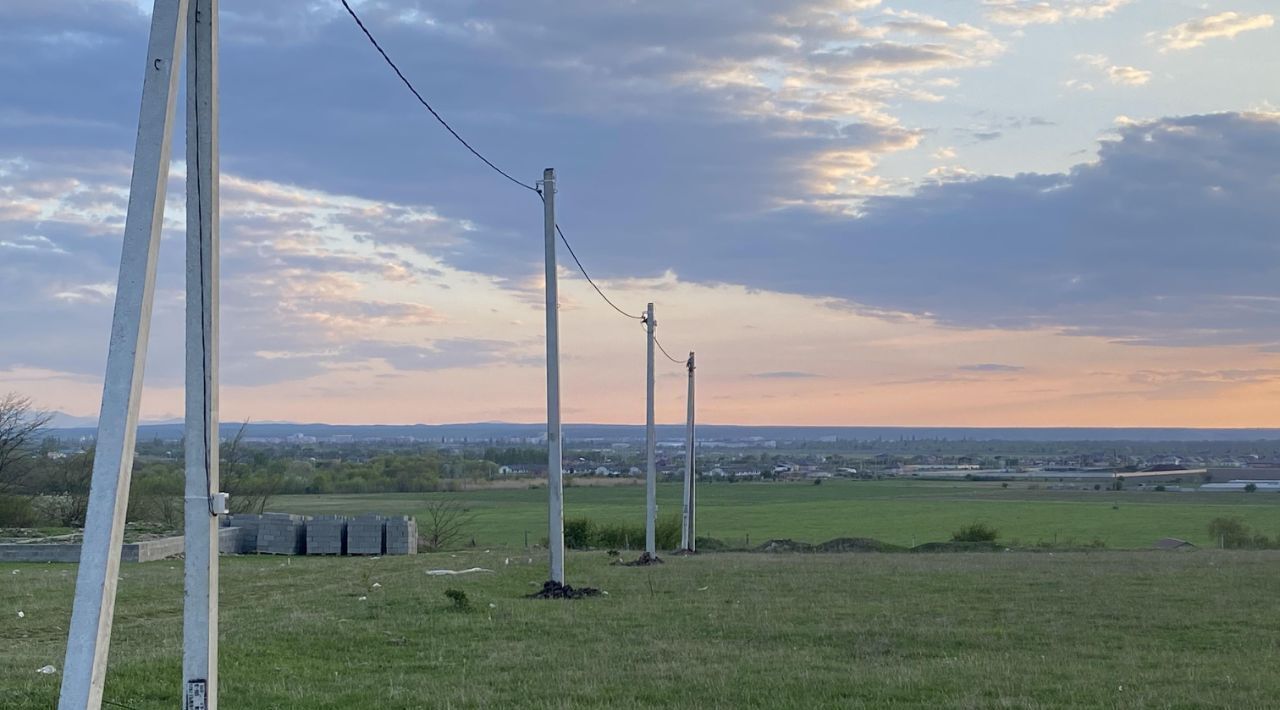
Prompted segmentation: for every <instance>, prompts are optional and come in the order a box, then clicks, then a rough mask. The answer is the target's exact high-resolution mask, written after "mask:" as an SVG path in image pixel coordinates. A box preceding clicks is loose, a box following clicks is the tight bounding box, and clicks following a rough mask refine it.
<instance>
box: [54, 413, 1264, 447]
mask: <svg viewBox="0 0 1280 710" xmlns="http://www.w3.org/2000/svg"><path fill="white" fill-rule="evenodd" d="M64 416H65V415H64ZM67 419H69V420H72V425H70V426H68V425H63V424H61V423H60V422H59V425H58V426H56V427H55V428H54V429H53V430H52V431H51V433H52V434H53V435H55V436H61V437H64V438H80V437H83V436H93V435H94V434H95V433H96V432H95V429H94V425H93V424H92V420H89V422H83V419H84V418H76V417H68V418H67ZM55 421H57V420H55ZM61 421H66V420H61ZM239 428H240V423H239V422H224V423H223V424H222V426H221V432H222V435H223V436H224V437H229V436H234V435H235V433H236V431H237V430H238V429H239ZM545 431H546V428H545V425H543V424H513V423H507V422H478V423H470V424H369V425H352V424H320V423H312V424H298V423H290V422H261V423H257V422H254V423H250V424H249V428H248V430H247V431H246V432H245V434H246V436H249V437H254V438H283V437H287V436H292V435H295V434H301V435H304V436H314V437H317V438H322V439H323V438H328V437H333V436H350V437H352V438H354V439H375V438H399V437H413V438H416V439H423V440H429V441H430V440H434V441H440V440H441V439H449V440H454V441H456V440H462V439H466V440H469V441H486V440H501V439H512V438H533V437H538V436H540V435H542V434H543V433H545ZM564 436H565V438H566V439H569V440H574V441H583V440H588V439H609V440H615V441H616V440H627V439H634V440H640V439H643V438H644V426H643V425H639V424H567V425H565V427H564ZM683 436H684V425H683V424H661V425H659V426H658V438H660V439H679V438H681V437H683ZM698 436H699V438H701V439H704V440H706V439H724V440H739V441H741V440H750V439H759V440H768V441H820V440H822V439H831V438H833V437H834V438H835V439H836V440H843V441H855V440H856V441H875V440H892V441H896V440H898V439H946V440H949V441H959V440H971V441H1064V442H1065V441H1148V442H1149V441H1262V440H1267V441H1276V440H1280V429H1188V428H1081V427H1031V428H1027V427H871V426H860V427H858V426H855V427H825V426H819V427H799V426H738V425H731V424H704V425H699V427H698ZM138 438H139V440H145V439H154V438H160V439H180V438H182V423H181V422H164V423H158V424H143V425H141V426H139V427H138Z"/></svg>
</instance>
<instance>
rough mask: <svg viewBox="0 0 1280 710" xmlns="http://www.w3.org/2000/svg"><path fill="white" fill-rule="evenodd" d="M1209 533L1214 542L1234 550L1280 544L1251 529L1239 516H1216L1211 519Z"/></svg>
mask: <svg viewBox="0 0 1280 710" xmlns="http://www.w3.org/2000/svg"><path fill="white" fill-rule="evenodd" d="M1209 535H1210V537H1212V538H1213V540H1214V542H1217V543H1218V544H1220V545H1222V546H1223V547H1225V548H1227V549H1232V550H1265V549H1270V548H1273V547H1276V546H1278V545H1280V540H1274V541H1273V540H1272V539H1271V538H1268V537H1267V536H1266V535H1261V534H1259V533H1256V532H1254V531H1253V530H1250V529H1249V527H1248V526H1247V525H1245V524H1244V521H1242V520H1240V519H1239V518H1214V519H1213V520H1211V521H1209Z"/></svg>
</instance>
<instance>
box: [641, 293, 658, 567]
mask: <svg viewBox="0 0 1280 710" xmlns="http://www.w3.org/2000/svg"><path fill="white" fill-rule="evenodd" d="M644 322H645V326H646V327H645V331H646V333H647V334H648V337H647V338H646V340H647V341H648V356H647V360H646V361H647V365H648V367H647V372H646V373H645V395H646V396H645V420H644V424H645V428H644V450H645V454H646V456H647V457H648V468H647V469H646V475H645V517H644V550H645V552H648V553H649V556H650V557H654V556H656V555H657V554H658V551H657V530H656V527H657V524H658V464H657V461H656V460H655V456H656V451H655V449H656V448H657V443H658V442H657V437H656V433H655V432H654V425H653V337H654V336H653V332H654V331H655V330H656V329H657V328H658V321H657V320H656V319H654V316H653V304H652V303H650V304H649V307H648V308H647V309H646V310H645V315H644Z"/></svg>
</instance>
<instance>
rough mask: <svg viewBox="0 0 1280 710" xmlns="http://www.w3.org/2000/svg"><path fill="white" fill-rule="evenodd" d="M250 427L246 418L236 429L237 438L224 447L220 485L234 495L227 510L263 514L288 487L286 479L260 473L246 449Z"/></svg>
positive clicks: (263, 472) (230, 494)
mask: <svg viewBox="0 0 1280 710" xmlns="http://www.w3.org/2000/svg"><path fill="white" fill-rule="evenodd" d="M248 427H249V420H248V419H246V420H244V422H243V423H242V424H241V425H240V428H239V429H238V430H236V435H235V436H233V437H231V440H230V441H228V442H227V443H226V445H224V446H222V447H221V452H222V457H221V463H220V464H219V468H218V475H219V477H220V479H221V480H220V481H219V483H220V484H221V486H220V487H221V488H222V490H223V491H224V492H226V493H227V494H228V495H229V496H230V500H229V501H228V502H227V507H228V508H229V509H230V510H231V512H232V513H262V512H263V511H264V510H266V508H267V504H268V503H270V502H271V499H272V498H274V497H275V496H276V494H278V493H279V492H280V489H281V488H282V487H283V486H284V480H283V477H281V476H278V475H272V474H271V473H270V472H268V471H258V470H256V467H255V465H254V461H253V455H252V453H251V452H249V451H248V450H247V449H246V448H245V446H244V434H245V430H246V429H248Z"/></svg>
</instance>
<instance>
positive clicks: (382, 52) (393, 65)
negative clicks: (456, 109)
mask: <svg viewBox="0 0 1280 710" xmlns="http://www.w3.org/2000/svg"><path fill="white" fill-rule="evenodd" d="M341 2H342V6H343V7H344V8H346V10H347V14H348V15H351V19H353V20H355V22H356V25H357V26H358V27H359V28H360V31H361V32H363V33H364V36H365V37H366V38H367V39H368V40H369V43H370V44H372V45H373V48H374V49H376V50H378V54H380V55H382V59H383V60H384V61H385V62H386V63H387V66H389V67H391V70H392V71H394V72H395V73H396V76H398V77H400V81H401V82H402V83H403V84H404V85H405V87H407V88H408V89H409V91H410V92H412V93H413V96H414V98H416V99H418V103H420V104H422V105H423V107H424V108H426V109H427V110H428V111H430V112H431V115H432V116H434V117H435V119H436V121H438V122H439V123H440V125H441V126H444V128H445V130H447V131H449V133H450V134H451V135H452V136H453V137H454V138H456V139H457V140H458V142H459V143H461V144H462V145H463V146H465V147H466V149H467V150H469V151H471V154H472V155H474V156H476V157H477V158H479V159H480V160H481V161H483V162H484V164H485V165H487V166H489V167H490V168H492V169H493V170H494V171H495V172H497V173H498V174H499V175H501V176H502V177H504V178H506V179H507V180H510V181H511V182H513V183H515V184H516V185H519V186H520V187H523V188H524V189H526V190H530V191H532V192H536V193H537V194H538V196H539V197H540V198H542V199H543V200H544V201H545V199H546V198H545V197H543V195H542V191H541V190H539V189H538V188H537V187H535V186H533V185H530V184H528V183H526V182H522V181H520V180H517V179H516V178H514V177H512V176H511V175H510V174H509V173H507V171H505V170H503V169H502V168H500V167H498V166H497V165H494V163H493V161H491V160H489V159H488V158H486V157H484V155H482V154H481V153H480V151H478V150H476V149H475V148H473V147H472V146H471V144H470V143H468V142H467V141H466V139H464V138H463V137H462V136H461V135H459V134H458V132H457V131H455V130H453V126H450V125H449V123H448V121H445V120H444V118H443V117H442V116H441V115H440V114H439V113H437V112H436V110H435V109H434V108H432V107H431V104H430V103H428V102H427V100H426V99H425V98H423V97H422V94H420V93H418V90H417V89H416V88H414V86H413V83H412V82H410V81H409V79H408V77H406V76H405V75H404V72H402V71H400V67H398V66H397V65H396V63H395V62H394V61H392V59H391V57H390V56H388V55H387V52H386V50H384V49H383V48H382V45H380V44H378V40H376V39H374V37H373V33H371V32H369V28H367V27H365V25H364V22H363V21H362V20H361V19H360V16H359V15H357V14H356V11H355V10H353V9H351V5H350V4H348V3H347V0H341ZM556 234H558V235H560V241H561V242H563V243H564V246H565V248H566V249H568V250H569V256H571V257H573V262H574V263H575V264H577V265H578V271H581V272H582V276H583V278H585V279H586V280H587V283H589V284H591V288H593V289H595V291H596V293H598V294H600V298H602V299H604V302H605V303H607V304H609V305H610V306H611V307H612V308H613V310H615V311H617V312H618V313H621V314H622V315H624V316H626V317H627V318H632V319H635V320H640V316H636V315H632V314H630V313H627V312H626V311H624V310H622V309H621V308H619V307H618V304H616V303H614V302H613V301H612V300H611V299H610V298H609V297H608V296H606V295H605V293H604V291H603V290H602V289H601V288H600V286H599V285H598V284H596V282H595V280H594V279H592V278H591V274H589V273H587V269H586V267H584V266H583V265H582V261H581V260H579V259H578V255H577V254H576V253H574V251H573V246H572V245H571V244H569V239H568V238H567V237H565V235H564V230H562V229H561V228H560V225H559V224H557V225H556Z"/></svg>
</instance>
